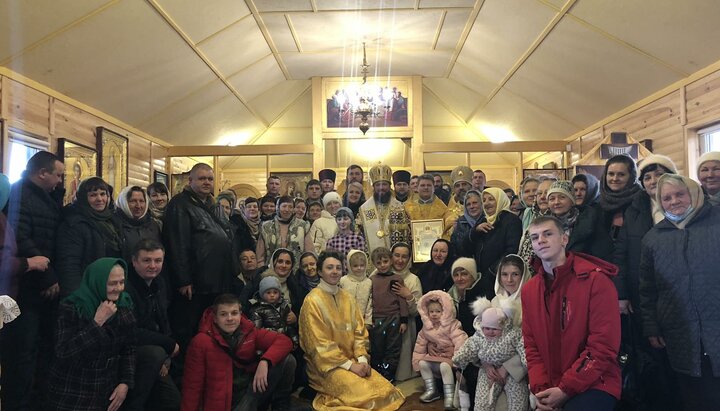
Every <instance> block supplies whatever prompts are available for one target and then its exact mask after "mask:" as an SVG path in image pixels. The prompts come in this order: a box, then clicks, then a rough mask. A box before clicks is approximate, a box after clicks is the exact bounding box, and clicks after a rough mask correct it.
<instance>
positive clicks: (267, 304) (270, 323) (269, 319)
mask: <svg viewBox="0 0 720 411" xmlns="http://www.w3.org/2000/svg"><path fill="white" fill-rule="evenodd" d="M250 304H251V307H250V320H251V321H252V322H254V323H255V327H256V328H264V329H267V330H272V331H275V332H279V333H282V334H285V335H287V336H288V337H290V339H291V340H292V342H293V350H294V349H296V348H297V347H298V344H299V342H300V341H299V339H298V330H297V328H296V327H295V326H294V325H292V324H291V325H288V324H287V318H288V315H289V314H290V311H291V310H290V303H288V301H287V300H286V299H284V298H283V295H282V293H281V292H280V280H278V278H277V277H275V276H274V275H271V276H268V277H265V278H263V279H262V281H260V287H259V291H258V293H257V294H256V295H255V297H254V298H253V299H251V300H250Z"/></svg>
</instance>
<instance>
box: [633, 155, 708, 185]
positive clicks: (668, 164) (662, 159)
mask: <svg viewBox="0 0 720 411" xmlns="http://www.w3.org/2000/svg"><path fill="white" fill-rule="evenodd" d="M718 161H720V153H718ZM652 164H659V165H661V166H663V167H665V168H667V169H668V170H670V172H671V173H673V174H677V167H675V163H673V161H672V160H671V159H670V157H668V156H664V155H662V154H650V155H649V156H647V157H645V158H643V159H642V161H640V164H639V165H638V172H639V173H640V181H642V176H643V174H644V171H645V169H646V168H648V166H650V165H652ZM698 165H699V164H698Z"/></svg>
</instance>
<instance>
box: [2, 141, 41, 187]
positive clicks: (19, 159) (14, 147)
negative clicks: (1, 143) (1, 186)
mask: <svg viewBox="0 0 720 411" xmlns="http://www.w3.org/2000/svg"><path fill="white" fill-rule="evenodd" d="M38 151H40V150H39V149H37V148H34V147H28V146H26V145H24V144H21V143H16V142H11V143H10V170H9V172H8V179H9V180H10V184H12V183H14V182H16V181H18V180H20V178H21V177H22V172H23V171H25V166H26V165H27V162H28V160H30V157H32V156H33V155H34V154H35V153H37V152H38Z"/></svg>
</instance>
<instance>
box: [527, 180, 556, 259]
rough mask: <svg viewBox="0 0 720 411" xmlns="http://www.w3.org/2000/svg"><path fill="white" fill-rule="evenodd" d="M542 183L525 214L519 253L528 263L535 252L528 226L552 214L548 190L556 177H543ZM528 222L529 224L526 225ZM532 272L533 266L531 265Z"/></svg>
mask: <svg viewBox="0 0 720 411" xmlns="http://www.w3.org/2000/svg"><path fill="white" fill-rule="evenodd" d="M541 180H542V181H540V184H538V188H537V191H536V194H535V204H534V205H533V206H532V207H530V208H529V209H526V210H525V214H523V220H522V221H523V235H522V238H521V239H520V247H519V248H518V255H520V256H521V257H522V258H524V259H525V262H526V263H530V258H532V256H533V255H535V253H534V252H533V248H532V242H531V241H530V233H528V229H527V228H528V226H529V225H530V222H532V221H533V220H534V219H536V218H538V217H540V216H546V215H549V214H550V206H549V205H548V201H547V191H548V190H549V189H550V186H551V185H552V183H554V182H556V181H557V179H556V178H547V177H545V178H541ZM526 223H527V225H526ZM530 271H531V272H532V267H530Z"/></svg>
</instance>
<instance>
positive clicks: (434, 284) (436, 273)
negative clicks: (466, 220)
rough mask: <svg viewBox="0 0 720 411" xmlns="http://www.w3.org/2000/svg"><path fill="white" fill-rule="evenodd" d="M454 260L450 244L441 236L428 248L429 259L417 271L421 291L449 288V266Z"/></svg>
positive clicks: (450, 279) (450, 283)
mask: <svg viewBox="0 0 720 411" xmlns="http://www.w3.org/2000/svg"><path fill="white" fill-rule="evenodd" d="M463 217H464V216H463ZM454 233H455V232H453V235H454ZM454 262H455V252H454V250H453V246H452V244H450V242H449V241H447V240H443V239H442V238H439V239H437V240H436V241H435V242H434V243H433V245H432V247H431V248H430V260H429V261H428V262H426V263H425V264H424V265H423V266H422V267H421V268H420V271H418V278H420V285H422V290H423V293H427V292H428V291H433V290H441V291H447V290H449V289H450V287H452V276H451V275H450V267H452V263H454Z"/></svg>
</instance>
